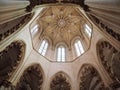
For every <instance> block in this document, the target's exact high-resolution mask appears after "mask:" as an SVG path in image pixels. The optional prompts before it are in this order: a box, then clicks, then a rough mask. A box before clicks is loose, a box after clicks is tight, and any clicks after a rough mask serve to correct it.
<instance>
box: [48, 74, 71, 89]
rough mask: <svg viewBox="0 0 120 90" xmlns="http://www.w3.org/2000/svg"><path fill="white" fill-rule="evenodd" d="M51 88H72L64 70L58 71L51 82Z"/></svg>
mask: <svg viewBox="0 0 120 90" xmlns="http://www.w3.org/2000/svg"><path fill="white" fill-rule="evenodd" d="M50 90H71V85H70V82H69V80H68V78H67V77H66V75H65V74H64V73H62V72H59V73H57V74H56V75H55V76H54V78H53V79H52V81H51V83H50Z"/></svg>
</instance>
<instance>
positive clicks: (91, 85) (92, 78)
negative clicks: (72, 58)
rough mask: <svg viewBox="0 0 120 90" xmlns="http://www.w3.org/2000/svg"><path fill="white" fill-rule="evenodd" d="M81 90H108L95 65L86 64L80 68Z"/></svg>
mask: <svg viewBox="0 0 120 90" xmlns="http://www.w3.org/2000/svg"><path fill="white" fill-rule="evenodd" d="M79 90H106V87H105V85H104V83H103V81H102V79H101V77H100V75H99V73H98V72H97V71H96V69H95V68H93V66H91V65H89V64H85V65H83V66H82V68H81V70H80V85H79Z"/></svg>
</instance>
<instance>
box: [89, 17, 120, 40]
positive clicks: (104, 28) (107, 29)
mask: <svg viewBox="0 0 120 90" xmlns="http://www.w3.org/2000/svg"><path fill="white" fill-rule="evenodd" d="M88 16H89V17H90V18H91V20H92V21H93V22H95V23H96V24H97V26H98V27H100V28H101V30H102V31H103V32H105V33H108V34H109V35H111V36H112V37H113V38H115V39H116V40H118V41H119V42H120V33H117V32H116V31H115V30H113V29H111V28H110V27H109V26H107V25H105V24H104V23H103V22H102V21H100V19H98V18H97V17H96V16H94V15H88Z"/></svg>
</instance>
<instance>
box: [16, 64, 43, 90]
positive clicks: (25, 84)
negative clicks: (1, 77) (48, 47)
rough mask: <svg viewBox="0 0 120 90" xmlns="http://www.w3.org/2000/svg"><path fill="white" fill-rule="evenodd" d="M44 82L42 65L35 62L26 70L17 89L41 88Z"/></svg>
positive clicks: (37, 89) (39, 89)
mask: <svg viewBox="0 0 120 90" xmlns="http://www.w3.org/2000/svg"><path fill="white" fill-rule="evenodd" d="M42 83H43V73H42V71H41V67H40V65H39V64H34V65H32V66H30V67H28V68H27V69H26V70H25V71H24V73H23V75H22V77H21V79H20V81H19V82H18V84H17V87H16V90H41V89H42Z"/></svg>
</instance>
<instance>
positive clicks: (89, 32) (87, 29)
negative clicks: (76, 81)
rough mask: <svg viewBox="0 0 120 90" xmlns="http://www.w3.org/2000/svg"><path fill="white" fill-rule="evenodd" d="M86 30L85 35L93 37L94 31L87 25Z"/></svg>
mask: <svg viewBox="0 0 120 90" xmlns="http://www.w3.org/2000/svg"><path fill="white" fill-rule="evenodd" d="M84 30H85V33H86V34H87V36H88V37H89V38H90V37H91V35H92V29H91V28H90V27H89V26H88V25H87V24H85V25H84Z"/></svg>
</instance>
